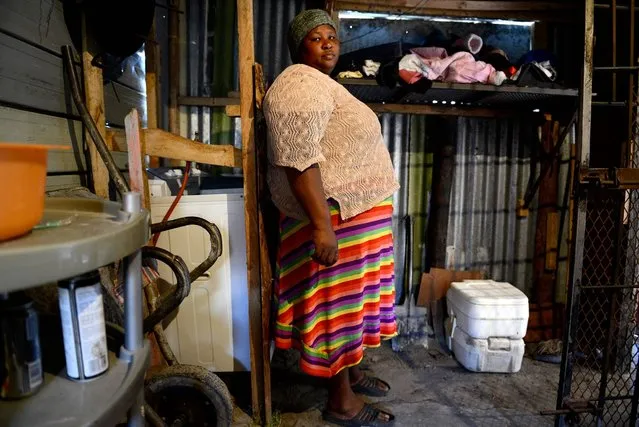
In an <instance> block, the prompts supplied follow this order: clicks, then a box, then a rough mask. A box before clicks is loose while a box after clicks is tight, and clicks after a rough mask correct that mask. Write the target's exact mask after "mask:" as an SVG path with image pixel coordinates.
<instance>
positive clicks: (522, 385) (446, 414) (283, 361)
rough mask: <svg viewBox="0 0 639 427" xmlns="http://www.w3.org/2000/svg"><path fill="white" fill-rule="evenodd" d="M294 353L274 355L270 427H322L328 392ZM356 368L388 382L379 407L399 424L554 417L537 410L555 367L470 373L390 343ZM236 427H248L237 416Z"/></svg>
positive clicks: (549, 393)
mask: <svg viewBox="0 0 639 427" xmlns="http://www.w3.org/2000/svg"><path fill="white" fill-rule="evenodd" d="M296 359H297V356H296V354H295V353H280V354H276V356H275V357H274V360H273V365H274V371H273V406H274V411H276V417H275V422H274V423H273V425H274V427H275V426H283V427H311V426H325V425H329V424H327V423H325V422H323V421H322V416H321V410H322V409H323V407H324V405H325V403H326V390H325V388H324V387H323V386H324V385H323V384H322V382H321V381H316V380H314V379H313V378H309V377H306V376H303V375H301V374H300V373H299V370H298V369H297V360H296ZM362 367H363V368H366V369H368V370H369V371H370V373H371V374H374V375H377V376H379V377H380V378H383V379H385V380H386V381H388V382H389V383H390V384H391V387H392V391H391V393H390V394H389V395H388V396H387V397H385V398H383V399H378V400H373V399H371V401H377V402H378V403H379V404H380V405H381V406H383V407H385V408H387V409H389V410H391V411H392V412H393V413H394V414H395V416H396V417H397V422H396V424H395V425H397V426H407V427H408V426H420V427H423V426H437V427H440V426H442V427H443V426H456V427H457V426H542V425H552V422H553V419H552V417H550V418H549V417H542V416H540V415H539V411H541V410H544V409H553V408H554V406H555V398H556V392H557V381H558V378H559V367H558V365H552V364H546V363H541V362H536V361H533V360H531V359H528V358H526V359H524V364H523V368H522V370H521V371H520V372H519V373H517V374H514V375H501V374H476V373H470V372H467V371H466V370H464V369H463V368H462V367H461V366H459V365H458V364H457V362H456V361H455V360H454V359H453V358H451V357H449V356H447V355H445V354H443V353H441V352H439V351H437V350H427V349H425V348H424V347H421V346H412V347H409V348H407V349H406V350H405V351H402V352H399V353H395V352H393V351H392V350H391V348H390V346H389V345H385V346H383V347H382V348H379V349H374V350H369V351H367V354H366V357H365V359H364V362H363V363H362ZM235 415H236V417H235V422H234V425H235V426H242V427H244V426H247V427H248V426H253V425H255V423H253V422H252V420H251V418H250V417H249V416H248V415H246V414H245V413H243V412H242V411H240V410H237V411H236V414H235Z"/></svg>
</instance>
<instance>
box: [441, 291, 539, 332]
mask: <svg viewBox="0 0 639 427" xmlns="http://www.w3.org/2000/svg"><path fill="white" fill-rule="evenodd" d="M446 299H447V303H448V315H449V317H450V318H451V321H452V322H453V325H454V328H459V329H461V330H463V331H464V332H465V333H466V334H467V335H468V336H470V337H472V338H475V339H488V338H510V339H522V338H523V337H524V335H526V328H527V327H528V298H527V297H526V295H524V293H523V292H521V291H520V290H519V289H517V288H515V287H514V286H512V285H511V284H509V283H504V282H495V281H492V280H466V281H464V282H457V283H453V284H452V285H451V287H450V289H449V290H448V293H447V296H446Z"/></svg>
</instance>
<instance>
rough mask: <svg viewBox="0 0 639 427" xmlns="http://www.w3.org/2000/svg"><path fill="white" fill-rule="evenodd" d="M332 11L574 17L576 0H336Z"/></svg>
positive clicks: (530, 17)
mask: <svg viewBox="0 0 639 427" xmlns="http://www.w3.org/2000/svg"><path fill="white" fill-rule="evenodd" d="M335 10H354V11H359V12H376V13H402V14H412V15H429V16H461V17H477V18H510V19H533V18H537V19H545V20H553V21H556V20H566V19H572V20H574V19H576V17H575V16H574V14H573V13H572V12H574V11H576V10H578V3H576V2H550V1H539V2H533V1H463V0H429V1H427V2H425V1H422V0H395V1H392V0H391V1H386V0H370V1H369V0H336V2H335Z"/></svg>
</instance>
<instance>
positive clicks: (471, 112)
mask: <svg viewBox="0 0 639 427" xmlns="http://www.w3.org/2000/svg"><path fill="white" fill-rule="evenodd" d="M366 105H368V107H369V108H370V109H371V110H373V111H375V112H376V113H395V114H415V115H422V116H464V117H490V118H496V117H512V116H515V115H521V113H522V112H521V111H518V110H514V111H513V110H499V109H494V108H471V107H469V108H458V107H447V106H443V105H416V104H366Z"/></svg>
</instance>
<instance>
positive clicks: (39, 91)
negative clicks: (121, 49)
mask: <svg viewBox="0 0 639 427" xmlns="http://www.w3.org/2000/svg"><path fill="white" fill-rule="evenodd" d="M65 44H71V39H70V37H69V34H68V32H67V28H66V25H65V23H64V15H63V9H62V1H61V0H3V1H2V2H0V58H2V66H0V143H2V142H28V143H34V144H50V145H53V144H55V145H67V146H70V147H71V149H70V150H69V151H52V152H51V153H50V155H49V164H48V170H49V177H48V180H47V189H57V188H61V187H66V186H73V185H86V170H87V165H86V157H85V154H84V151H85V150H84V148H83V147H84V146H85V145H84V142H83V132H82V131H83V126H82V123H81V122H80V121H79V118H78V116H77V111H76V109H75V107H73V105H72V104H73V102H72V100H71V97H70V94H69V92H68V90H66V88H67V83H66V81H65V77H64V73H63V68H62V56H61V53H60V48H61V46H62V45H65ZM78 75H81V72H80V70H79V68H78ZM104 91H105V103H106V106H105V110H106V118H107V122H108V123H109V124H110V125H111V126H113V127H121V128H124V117H125V116H126V114H127V113H128V112H129V111H130V110H131V108H137V109H138V111H139V112H140V114H141V116H142V120H143V123H145V122H146V101H145V82H144V60H143V57H141V56H139V55H137V56H134V57H132V58H130V60H128V61H127V64H125V73H124V75H123V76H122V77H121V78H120V79H119V81H118V82H116V83H114V84H108V85H107V86H105V88H104ZM88 143H90V141H89V142H88ZM114 157H115V159H116V161H117V163H118V165H119V166H120V167H121V168H123V169H124V168H126V163H127V156H126V153H115V154H114Z"/></svg>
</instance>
